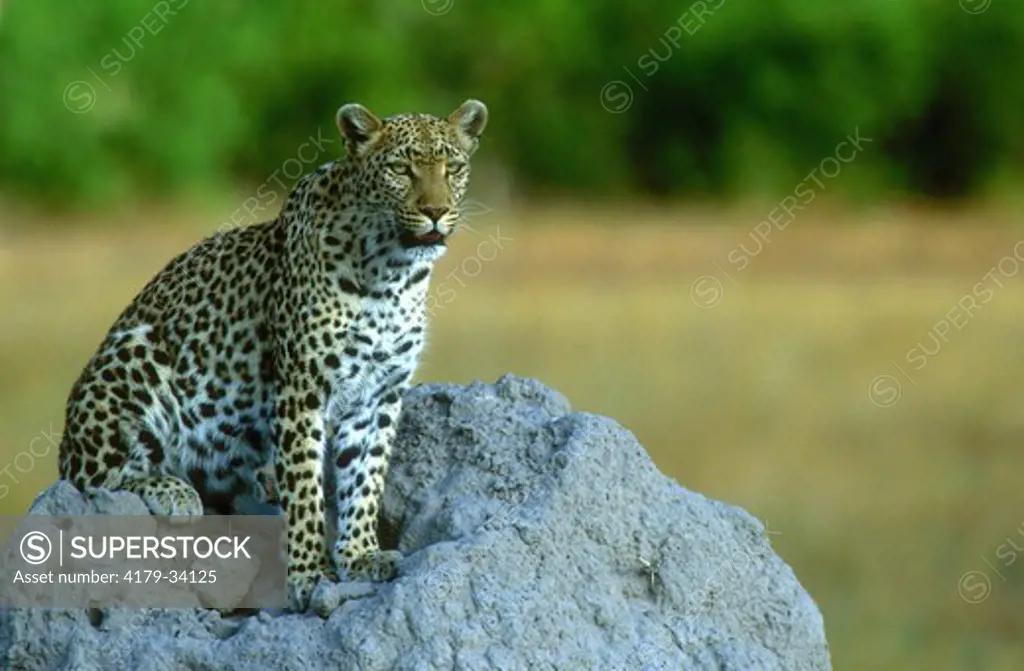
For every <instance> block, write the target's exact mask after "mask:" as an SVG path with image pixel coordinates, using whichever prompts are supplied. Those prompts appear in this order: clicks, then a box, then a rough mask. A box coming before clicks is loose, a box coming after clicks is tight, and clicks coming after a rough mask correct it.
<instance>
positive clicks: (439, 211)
mask: <svg viewBox="0 0 1024 671" xmlns="http://www.w3.org/2000/svg"><path fill="white" fill-rule="evenodd" d="M449 209H450V208H447V207H433V206H428V205H421V206H420V212H422V213H423V214H425V215H426V216H427V217H429V218H430V220H431V221H432V222H434V223H435V224H436V223H437V222H439V221H441V217H443V216H444V215H446V214H448V212H449Z"/></svg>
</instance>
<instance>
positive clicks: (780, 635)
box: [0, 376, 831, 671]
mask: <svg viewBox="0 0 1024 671" xmlns="http://www.w3.org/2000/svg"><path fill="white" fill-rule="evenodd" d="M405 408H406V409H405V412H404V413H403V417H402V422H401V425H400V430H399V443H398V449H397V450H396V454H395V456H394V461H393V465H392V469H391V472H390V474H389V476H388V482H387V488H386V496H385V502H384V519H383V520H382V527H381V536H382V539H383V541H384V544H385V546H386V547H395V548H397V549H398V550H400V551H401V552H402V553H404V555H405V558H404V559H403V561H402V563H401V564H400V575H399V577H398V578H397V579H396V580H395V581H393V582H391V583H386V584H379V585H370V586H368V585H365V584H349V585H324V586H323V587H322V588H321V589H320V590H318V594H317V596H316V597H315V599H314V603H315V604H316V609H315V610H316V611H319V612H321V613H323V614H324V615H327V617H326V619H324V618H322V617H320V616H318V615H317V614H316V612H309V613H304V614H291V613H269V612H266V611H264V612H262V613H260V614H259V615H257V616H248V617H242V616H233V617H228V616H223V615H221V614H220V613H217V612H214V611H205V610H201V609H190V610H157V609H145V610H136V611H127V610H122V611H113V610H111V611H106V612H102V613H99V614H97V613H87V612H84V611H71V610H48V611H43V610H34V611H6V612H3V613H0V667H2V668H16V669H74V670H76V671H77V670H79V669H115V668H116V669H121V668H126V669H143V670H149V669H153V670H164V669H209V670H211V671H212V670H221V669H227V670H232V669H239V670H244V671H253V670H254V669H302V670H303V671H309V670H310V669H321V668H338V669H361V670H365V671H370V670H377V669H381V670H386V669H387V670H389V669H408V670H419V669H737V670H738V669H744V670H746V669H786V670H792V669H829V668H831V663H830V657H829V650H828V644H827V642H826V640H825V633H824V625H823V622H822V618H821V614H820V612H819V611H818V609H817V607H816V606H815V604H814V602H813V601H812V599H811V597H810V596H809V595H808V594H807V592H806V591H805V590H804V589H803V588H802V587H801V585H800V583H799V582H798V581H797V579H796V577H795V576H794V575H793V572H792V571H791V570H790V568H789V567H788V566H787V565H786V564H785V563H784V562H783V561H782V560H781V559H780V558H779V557H778V556H777V555H776V554H775V553H774V552H773V551H772V549H771V547H770V544H769V542H768V539H767V536H766V533H765V529H764V527H763V526H762V525H761V524H760V523H759V522H758V521H757V520H756V519H754V518H753V517H751V516H750V515H749V514H747V513H746V512H744V511H743V510H741V509H739V508H737V507H734V506H730V505H727V504H724V503H720V502H717V501H713V500H710V499H707V498H705V497H703V496H701V495H700V494H696V493H693V492H690V491H687V490H686V489H684V488H683V487H681V486H679V485H678V484H677V483H676V482H675V481H674V480H672V479H670V478H668V477H666V476H664V475H662V474H661V473H660V472H659V471H658V469H657V468H656V467H655V466H654V464H653V463H652V461H651V459H650V458H649V457H648V455H647V453H646V452H645V451H644V449H643V448H642V447H641V446H640V444H639V443H638V442H637V441H636V439H635V438H634V437H633V436H632V434H630V433H629V432H628V431H626V430H625V429H623V428H622V427H621V426H619V425H618V424H616V423H615V422H613V421H612V420H610V419H607V418H604V417H600V416H596V415H591V414H586V413H571V409H570V406H569V403H568V402H567V401H566V399H565V398H564V397H563V396H561V395H560V394H558V393H557V392H554V391H552V390H550V389H548V388H547V387H545V386H544V385H542V384H541V383H539V382H537V381H535V380H529V379H521V378H516V377H513V376H505V377H503V378H502V379H501V380H499V381H498V382H497V383H496V384H494V385H487V384H483V383H474V384H471V385H469V386H458V385H451V384H427V385H422V386H420V387H417V388H415V389H413V390H411V391H410V392H409V394H408V396H407V398H406V406H405ZM133 498H134V497H133V496H132V495H130V494H106V495H105V496H97V495H95V494H94V495H93V496H92V497H91V498H90V499H86V497H83V496H81V495H80V494H78V493H77V492H76V491H75V490H74V489H73V488H70V489H69V488H68V486H66V485H56V486H55V487H53V488H51V489H50V490H48V491H47V492H46V493H44V494H43V495H42V496H41V497H40V499H38V500H37V502H36V504H35V507H34V510H39V511H43V510H45V511H48V512H54V513H58V512H59V513H60V514H84V513H86V512H96V511H97V509H98V508H99V506H101V505H102V506H103V512H105V513H116V512H120V511H121V510H124V511H126V512H127V511H131V514H137V512H136V511H137V510H138V506H139V505H141V502H140V501H137V499H136V500H133Z"/></svg>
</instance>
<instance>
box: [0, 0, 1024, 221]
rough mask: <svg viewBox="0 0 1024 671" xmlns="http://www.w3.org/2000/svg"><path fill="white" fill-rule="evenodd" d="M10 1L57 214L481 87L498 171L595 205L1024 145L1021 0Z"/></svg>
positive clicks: (1, 115)
mask: <svg viewBox="0 0 1024 671" xmlns="http://www.w3.org/2000/svg"><path fill="white" fill-rule="evenodd" d="M963 4H965V5H967V6H968V7H978V6H981V5H983V4H984V3H983V0H964V1H963ZM2 7H3V8H2V9H0V149H2V152H0V183H2V184H3V188H4V189H6V190H9V191H16V192H19V193H20V194H21V195H22V196H27V197H30V198H36V199H38V200H40V201H42V202H45V203H47V204H50V205H53V206H55V207H73V206H78V205H81V204H103V203H110V202H117V201H118V200H121V199H124V198H127V197H139V196H140V195H146V194H150V193H156V192H157V191H160V192H161V193H168V192H170V193H174V192H175V191H179V190H189V189H212V188H218V187H220V186H223V184H224V183H225V182H226V181H228V180H231V179H238V178H241V179H247V180H256V181H262V180H264V179H266V177H267V175H269V174H271V173H273V171H274V170H276V169H278V168H280V167H281V165H282V162H283V161H284V160H286V159H288V158H290V157H293V156H295V152H296V148H297V147H298V146H299V145H301V143H302V142H304V141H305V140H306V139H307V138H309V137H310V136H313V137H316V135H317V133H318V132H319V133H321V134H322V136H323V137H325V138H331V139H334V138H336V131H335V129H334V126H333V112H334V110H336V109H337V107H338V106H339V105H340V104H342V103H343V102H347V101H352V100H357V101H360V102H363V103H364V104H366V105H368V106H369V107H370V108H371V109H373V110H374V111H376V112H378V113H380V114H382V115H384V114H389V113H394V112H399V111H411V110H417V111H418V110H424V111H431V112H434V113H437V114H441V113H445V112H447V111H449V109H454V107H455V106H456V105H457V104H458V103H459V102H461V101H462V100H463V99H465V98H467V97H477V98H480V99H482V100H484V101H485V102H487V103H488V105H489V107H490V108H491V126H490V128H489V129H488V132H487V144H486V151H487V153H488V155H489V156H490V157H491V158H496V159H499V160H502V161H504V162H505V163H507V164H508V166H509V167H510V168H511V169H512V171H513V172H514V173H515V174H516V176H517V181H518V182H519V183H521V184H525V185H529V186H533V187H537V188H542V189H545V190H551V189H557V190H563V191H571V192H576V193H578V194H580V195H606V194H619V195H626V194H636V193H647V194H659V195H671V196H675V195H684V196H685V195H707V196H730V195H736V194H744V193H751V192H761V193H767V194H775V195H782V194H785V193H788V192H790V191H791V190H792V189H793V186H794V184H796V183H797V182H799V181H800V180H801V179H803V178H804V177H805V176H806V175H807V174H808V172H809V171H810V170H812V169H813V168H814V167H815V166H817V165H818V164H819V163H820V161H821V160H822V158H824V157H826V156H830V155H832V154H833V152H834V148H835V146H836V144H837V143H838V142H840V141H841V140H842V139H843V138H844V137H845V136H846V135H847V134H850V133H853V132H854V131H855V129H858V128H859V129H860V133H861V134H862V135H863V136H865V137H869V138H871V139H872V140H873V142H872V144H870V145H869V146H868V147H867V148H866V149H865V151H864V152H863V153H862V154H860V155H858V156H857V159H856V167H855V169H853V170H850V171H848V172H846V173H844V178H843V179H842V180H836V182H835V185H834V186H835V189H836V190H838V191H842V190H844V189H845V190H850V191H856V190H858V189H859V190H860V191H863V190H864V188H865V185H868V189H867V190H868V191H869V192H871V193H872V194H873V195H879V196H887V195H892V194H895V195H899V194H906V193H914V194H924V195H928V196H943V197H950V196H952V197H959V196H965V195H972V194H976V193H979V192H980V191H982V190H984V189H985V188H986V187H987V186H988V184H989V183H990V181H991V180H993V179H994V178H995V177H996V176H997V175H1005V174H1007V173H1009V174H1016V173H1018V172H1019V171H1020V168H1021V158H1022V156H1024V133H1022V130H1024V115H1022V114H1021V113H1020V110H1021V109H1024V82H1022V80H1021V78H1020V76H1019V73H1020V72H1022V71H1024V50H1022V49H1021V45H1024V5H1021V4H1020V3H1014V2H1011V1H1009V0H991V4H990V5H989V6H988V8H987V9H986V10H985V11H983V12H981V13H978V14H970V13H967V12H965V11H964V10H963V9H962V8H961V6H960V3H958V2H957V0H899V1H898V2H894V1H893V0H861V1H860V2H850V3H824V2H822V3H808V2H806V1H805V0H757V1H756V2H755V1H754V0H702V1H700V2H695V3H693V4H692V5H686V4H682V5H679V4H677V3H674V2H669V1H668V0H651V1H649V2H646V3H636V4H632V5H630V4H628V3H621V2H614V3H613V2H611V0H592V1H591V2H573V1H570V0H518V1H517V2H515V3H494V2H470V1H469V0H422V1H421V0H387V2H381V3H364V2H358V1H357V0H332V2H308V1H302V0H296V1H295V2H280V3H277V2H264V3H245V2H242V1H241V0H219V1H218V2H198V1H196V0H192V1H191V2H189V0H159V1H156V2H154V0H104V1H103V2H83V3H67V2H57V0H10V1H9V2H7V3H5V4H4V5H3V6H2ZM616 81H618V82H619V83H616V84H614V85H613V86H612V88H611V89H607V88H606V87H607V86H609V85H610V83H611V82H616ZM76 82H78V83H76ZM83 82H84V83H83ZM624 86H628V87H629V91H630V92H631V96H628V95H626V93H627V91H626V89H625V88H623V87H624ZM616 87H617V88H616ZM612 94H617V95H616V96H613V95H612ZM626 103H628V105H627V104H626ZM609 109H611V110H612V111H609ZM338 147H340V145H339V144H333V145H332V146H329V147H328V151H329V154H330V155H327V154H325V155H323V156H320V157H318V161H317V162H318V163H319V162H324V161H326V160H329V159H330V158H332V157H333V155H335V154H336V153H337V149H338ZM308 167H311V166H307V168H308ZM829 188H832V185H831V184H830V187H829ZM883 189H884V192H883ZM887 192H888V193H887Z"/></svg>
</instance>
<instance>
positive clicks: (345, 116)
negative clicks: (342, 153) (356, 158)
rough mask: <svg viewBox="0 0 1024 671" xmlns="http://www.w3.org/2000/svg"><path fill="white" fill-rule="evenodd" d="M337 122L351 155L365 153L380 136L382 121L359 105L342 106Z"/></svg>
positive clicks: (336, 118)
mask: <svg viewBox="0 0 1024 671" xmlns="http://www.w3.org/2000/svg"><path fill="white" fill-rule="evenodd" d="M335 122H337V124H338V132H339V133H341V137H342V138H344V140H345V149H346V150H347V151H348V153H349V155H358V154H361V153H363V152H364V151H365V150H366V149H368V148H369V147H370V146H372V145H373V143H374V141H375V140H376V139H377V138H378V137H379V136H380V128H381V122H380V119H378V118H377V117H375V116H374V115H373V112H371V111H370V110H368V109H366V108H365V107H363V106H362V105H360V104H358V103H349V104H348V105H342V106H341V108H339V109H338V114H337V115H336V116H335Z"/></svg>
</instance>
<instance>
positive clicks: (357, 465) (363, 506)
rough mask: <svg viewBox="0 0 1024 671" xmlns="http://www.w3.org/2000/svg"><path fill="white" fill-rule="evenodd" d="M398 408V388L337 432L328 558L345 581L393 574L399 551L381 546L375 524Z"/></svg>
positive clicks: (379, 578) (377, 518)
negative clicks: (333, 533) (334, 519)
mask: <svg viewBox="0 0 1024 671" xmlns="http://www.w3.org/2000/svg"><path fill="white" fill-rule="evenodd" d="M401 409H402V402H401V390H399V389H395V390H392V391H389V392H388V393H387V394H385V396H384V397H383V398H382V399H381V400H380V402H379V403H378V404H377V406H376V407H375V408H366V409H356V410H355V411H354V412H352V413H351V416H350V417H348V418H347V420H346V421H345V422H343V423H342V425H341V427H340V430H339V433H338V436H337V438H338V441H337V442H338V448H337V450H336V451H335V454H334V455H333V456H334V466H335V469H336V477H335V483H337V492H336V496H337V503H338V506H337V510H338V519H337V525H336V529H337V539H336V540H335V543H334V552H333V553H332V557H333V560H334V564H335V566H337V567H338V569H339V573H342V572H343V573H345V574H347V575H348V577H349V578H350V579H352V578H368V579H370V580H378V581H380V580H390V579H391V578H393V577H395V575H396V574H397V573H398V562H399V560H401V558H402V555H401V553H399V552H397V551H395V550H381V549H380V546H379V541H378V538H377V527H378V522H379V519H380V510H381V503H382V501H383V493H384V477H385V476H386V475H387V471H388V459H389V457H390V456H391V449H392V446H393V445H394V442H395V429H396V426H397V424H398V415H399V413H400V412H401Z"/></svg>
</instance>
